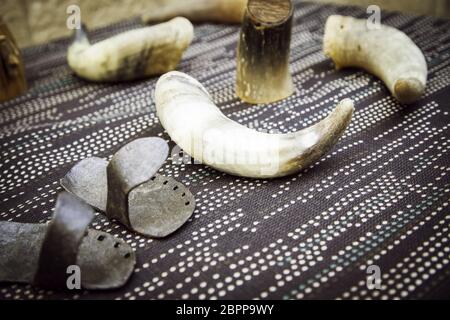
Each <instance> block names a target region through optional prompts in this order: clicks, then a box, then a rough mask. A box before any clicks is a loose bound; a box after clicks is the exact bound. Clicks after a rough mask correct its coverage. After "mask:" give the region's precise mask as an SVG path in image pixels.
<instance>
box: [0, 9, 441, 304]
mask: <svg viewBox="0 0 450 320" xmlns="http://www.w3.org/2000/svg"><path fill="white" fill-rule="evenodd" d="M334 13H338V14H344V15H352V16H355V17H365V16H366V13H365V10H362V9H355V8H351V7H345V8H337V7H334V6H324V5H313V4H308V3H296V9H295V17H294V24H293V35H292V52H291V70H292V74H293V78H294V84H295V88H296V93H295V94H294V95H293V96H291V97H289V98H288V99H285V100H283V101H281V102H278V103H274V104H269V105H258V106H252V105H247V104H245V103H242V102H241V101H240V100H239V99H238V98H236V96H235V94H234V83H235V70H236V61H235V56H236V45H237V39H238V31H239V26H227V25H213V24H199V25H196V26H195V40H194V43H193V44H192V46H191V47H190V48H189V49H188V50H187V52H186V54H185V55H184V58H183V60H182V62H181V64H180V65H179V67H178V70H179V71H182V72H186V73H188V74H190V75H191V76H193V77H195V78H197V79H198V80H199V81H200V82H201V83H202V84H204V85H205V87H206V88H207V89H208V90H209V92H210V93H211V95H212V98H213V99H214V101H216V102H217V103H218V105H219V107H220V108H221V110H222V111H223V112H224V113H225V114H226V115H227V116H230V117H231V118H233V119H234V120H236V121H238V122H239V123H242V124H245V125H248V126H250V127H253V128H258V129H260V130H275V129H276V130H279V131H281V132H288V131H293V130H296V129H300V128H302V127H306V126H309V125H311V124H312V123H314V122H316V121H318V120H319V119H321V118H323V117H324V116H325V115H326V114H327V113H328V112H329V111H330V110H331V109H332V108H333V107H334V105H335V104H336V103H337V102H338V101H339V100H341V99H342V98H344V97H350V98H353V99H354V100H355V106H356V112H355V115H354V118H353V120H352V123H351V125H350V127H349V129H348V130H347V132H346V133H345V135H344V137H343V138H342V139H341V141H340V142H339V144H338V145H337V146H336V147H335V148H334V149H333V150H332V152H331V153H330V154H328V155H327V156H326V157H324V158H323V159H321V160H320V161H318V162H317V163H316V164H315V165H314V166H312V167H311V168H310V169H308V170H306V171H304V172H302V173H300V174H297V175H294V176H290V177H286V178H283V179H277V180H251V179H243V178H237V177H233V176H230V175H227V174H224V173H221V172H218V171H215V170H213V169H211V168H209V167H207V166H204V165H199V164H178V163H175V162H174V161H172V160H171V159H169V160H168V161H167V163H166V164H165V165H164V166H163V168H162V169H161V171H160V173H161V174H164V175H166V176H172V177H174V178H175V179H177V180H178V181H180V182H182V183H183V184H185V185H186V186H188V187H189V188H190V189H191V191H192V192H193V194H194V195H195V197H196V200H197V207H196V210H195V212H194V215H193V218H191V219H190V220H189V221H188V222H187V224H186V225H185V226H184V227H182V228H181V229H180V230H178V231H177V232H176V233H175V234H173V235H172V236H170V237H168V238H166V239H162V240H151V239H147V238H144V237H142V236H139V235H136V234H134V233H132V232H130V231H128V230H127V229H125V228H124V227H122V226H121V225H119V224H118V223H115V222H113V221H110V220H108V219H107V218H106V217H105V216H104V215H102V214H98V215H97V216H96V218H95V220H94V223H93V225H91V227H94V228H97V229H99V230H103V231H107V232H110V233H112V234H114V235H116V236H117V237H120V238H122V239H124V240H126V241H127V242H128V243H129V244H130V245H131V246H132V247H133V248H134V249H135V250H136V254H137V260H138V262H137V268H136V270H135V273H134V274H133V275H132V277H131V280H130V281H129V282H128V284H127V285H126V286H124V287H123V288H121V289H119V290H114V291H103V292H102V291H96V292H94V291H92V292H88V291H82V292H62V293H58V292H52V291H47V290H41V289H39V288H33V287H31V286H26V285H18V284H1V285H0V298H1V299H37V298H39V299H55V298H69V299H71V298H79V299H86V298H107V299H117V298H118V299H149V298H155V299H156V298H165V299H178V298H183V299H186V298H187V299H198V298H200V299H214V298H216V299H239V298H263V299H264V298H277V299H278V298H283V299H291V298H293V299H296V298H312V299H315V298H333V299H334V298H344V299H346V298H359V299H365V298H373V299H381V298H401V299H406V298H433V297H434V298H442V297H448V296H449V291H450V286H449V273H450V267H449V252H450V241H449V223H450V210H449V202H450V197H449V195H450V178H449V177H450V121H449V120H450V114H449V112H450V102H449V100H450V32H449V30H450V22H449V21H445V20H439V19H436V18H432V17H415V16H407V15H402V14H398V13H383V15H382V22H383V23H385V24H388V25H392V26H395V27H397V28H399V29H401V30H403V31H404V32H405V33H406V34H408V35H409V36H410V37H411V38H412V39H413V40H414V41H415V42H416V43H417V45H418V46H419V47H420V48H421V49H422V50H423V52H424V54H425V56H426V59H427V63H428V66H429V81H428V85H427V91H426V94H425V95H424V97H423V98H422V99H421V100H420V101H418V102H417V103H415V104H413V105H410V106H404V105H400V104H399V103H397V102H396V101H395V100H394V99H393V98H392V97H391V96H390V94H389V92H388V90H387V89H386V88H385V86H384V85H383V83H382V82H381V81H380V80H378V79H377V78H375V77H374V76H371V75H369V74H367V73H365V72H363V71H361V70H357V69H351V70H350V69H349V70H341V71H336V70H334V66H333V63H332V62H331V60H330V59H327V58H326V57H325V56H324V55H323V53H322V34H323V27H324V23H325V20H326V18H327V17H328V16H329V15H330V14H334ZM136 27H139V23H138V19H135V20H132V21H126V22H123V23H120V24H116V25H114V26H110V27H108V28H104V29H100V30H97V31H95V32H92V33H91V34H92V35H93V38H94V39H95V40H100V39H103V38H106V37H108V36H110V35H113V34H117V33H119V32H121V31H124V30H127V29H131V28H136ZM68 43H69V41H68V40H67V39H66V40H61V41H57V42H54V43H50V44H46V45H43V46H37V47H32V48H28V49H26V50H24V59H25V64H26V74H27V76H28V78H29V83H30V90H29V91H28V93H27V94H25V95H23V96H21V97H19V98H16V99H14V100H11V101H9V102H5V103H2V104H1V105H0V123H1V129H0V145H1V153H0V158H1V160H0V171H1V177H0V194H1V196H0V201H1V207H0V219H1V220H8V221H18V222H44V221H47V220H48V219H50V217H51V214H52V208H53V207H54V205H55V200H56V197H57V193H58V192H60V191H62V188H61V187H60V186H59V183H58V181H59V179H60V178H61V177H62V176H63V175H64V174H65V173H66V172H67V171H68V170H69V169H70V168H71V167H72V166H73V165H74V164H75V163H77V162H78V161H80V160H81V159H83V158H85V157H88V156H99V157H104V158H109V157H110V156H111V155H112V154H114V152H116V151H117V150H118V149H119V148H120V147H121V146H123V145H124V144H125V143H128V142H130V141H132V140H133V139H136V138H139V137H148V136H160V137H164V138H166V139H168V135H167V134H166V133H164V131H163V129H162V127H161V125H160V123H159V121H158V119H157V117H156V114H155V105H154V102H153V98H152V95H153V91H154V88H155V83H156V80H157V78H156V77H155V78H151V79H148V80H143V81H136V82H127V83H117V84H93V83H88V82H86V81H83V80H81V79H79V78H77V77H76V76H75V75H74V74H73V73H72V72H71V70H70V69H69V67H68V65H67V63H66V48H67V44H68ZM171 146H172V147H173V143H172V144H171ZM372 265H375V266H378V267H379V268H380V272H381V288H380V289H369V288H368V287H367V270H368V267H369V266H372Z"/></svg>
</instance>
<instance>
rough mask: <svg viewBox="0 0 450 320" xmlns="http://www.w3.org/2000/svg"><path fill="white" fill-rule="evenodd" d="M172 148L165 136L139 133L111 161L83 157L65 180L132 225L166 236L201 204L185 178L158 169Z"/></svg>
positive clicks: (78, 192)
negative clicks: (141, 135)
mask: <svg viewBox="0 0 450 320" xmlns="http://www.w3.org/2000/svg"><path fill="white" fill-rule="evenodd" d="M168 152H169V148H168V145H167V143H166V142H165V141H164V140H162V139H160V138H142V139H137V140H134V141H132V142H130V143H129V144H127V145H125V146H124V147H122V148H121V149H120V150H119V151H118V152H116V154H115V155H114V156H113V158H112V159H111V161H110V162H109V164H108V162H106V161H105V160H103V159H100V158H96V157H92V158H87V159H84V160H82V161H80V162H79V163H77V164H76V165H75V166H74V167H73V168H72V169H71V170H70V171H69V172H68V173H67V175H66V176H65V177H64V178H63V179H61V185H62V186H63V187H64V188H65V189H66V190H67V191H69V192H71V193H72V194H74V195H76V196H78V197H79V198H81V199H82V200H84V201H86V202H87V203H88V204H90V205H91V206H94V207H95V208H97V209H99V210H100V211H102V212H105V213H106V216H107V217H108V218H111V219H116V220H118V221H120V222H121V223H122V224H124V225H125V226H127V227H128V228H129V229H131V230H133V231H135V232H138V233H139V234H142V235H144V236H147V237H155V238H160V237H165V236H168V235H169V234H171V233H173V232H174V231H176V230H177V229H179V228H180V227H181V226H182V225H183V224H184V223H185V222H186V221H187V220H188V219H189V217H190V216H191V215H192V213H193V212H194V209H195V198H194V196H193V195H192V193H191V192H190V191H189V190H188V189H187V188H186V187H185V186H184V185H183V184H181V183H180V182H177V181H176V180H174V179H172V178H168V177H163V176H160V175H158V174H156V172H157V171H158V169H159V168H160V167H161V165H162V164H163V163H164V161H165V160H166V158H167V155H168ZM144 159H145V161H144Z"/></svg>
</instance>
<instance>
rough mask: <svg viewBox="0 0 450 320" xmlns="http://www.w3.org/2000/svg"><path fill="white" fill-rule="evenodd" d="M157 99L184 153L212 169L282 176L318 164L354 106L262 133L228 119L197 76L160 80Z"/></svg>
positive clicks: (345, 103) (179, 75)
mask: <svg viewBox="0 0 450 320" xmlns="http://www.w3.org/2000/svg"><path fill="white" fill-rule="evenodd" d="M155 101H156V110H157V114H158V117H159V119H160V121H161V123H162V125H163V127H164V128H165V129H166V130H167V132H168V134H169V135H170V137H171V138H172V140H173V141H175V142H176V143H177V144H178V145H179V146H180V147H181V148H182V149H183V150H184V151H186V152H187V153H188V154H189V155H191V156H192V157H194V158H195V159H196V160H198V161H201V162H203V163H205V164H208V165H210V166H211V167H213V168H216V169H218V170H221V171H224V172H227V173H230V174H233V175H238V176H244V177H251V178H274V177H281V176H285V175H288V174H291V173H295V172H297V171H299V170H302V169H304V168H306V167H308V166H309V165H310V164H312V163H314V162H315V161H316V160H317V159H319V158H320V157H321V156H322V155H323V154H324V153H326V152H327V151H328V150H330V149H331V148H332V147H333V146H334V145H335V144H336V142H337V141H338V139H339V138H340V137H341V136H342V134H343V133H344V131H345V129H346V128H347V126H348V124H349V123H350V120H351V118H352V113H353V109H354V108H353V102H352V101H351V100H350V99H345V100H343V101H341V103H339V104H338V106H337V107H336V108H335V109H334V111H332V112H331V114H330V115H329V116H328V117H326V118H325V119H323V120H322V121H320V122H319V123H316V124H315V125H312V126H310V127H308V128H305V129H303V130H300V131H297V132H294V133H287V134H270V133H263V132H258V131H255V130H252V129H249V128H247V127H245V126H242V125H240V124H238V123H237V122H234V121H232V120H231V119H229V118H227V117H226V116H225V115H224V114H223V113H222V112H221V111H220V110H219V108H217V106H216V105H215V104H214V103H213V102H212V100H211V97H210V96H209V94H208V92H207V91H206V89H205V88H204V87H203V86H202V85H201V84H200V83H199V82H198V81H197V80H195V79H193V78H191V77H190V76H188V75H186V74H184V73H181V72H176V71H172V72H169V73H167V74H165V75H163V76H162V77H161V78H160V79H159V80H158V82H157V84H156V91H155Z"/></svg>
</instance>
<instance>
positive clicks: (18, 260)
mask: <svg viewBox="0 0 450 320" xmlns="http://www.w3.org/2000/svg"><path fill="white" fill-rule="evenodd" d="M68 198H69V199H68ZM77 202H78V203H77ZM72 205H73V206H72ZM86 207H87V206H86V205H85V204H83V203H82V202H80V201H79V200H77V199H76V198H74V197H72V196H70V195H69V194H67V193H66V194H61V195H60V196H59V198H58V201H57V207H56V209H55V217H54V219H53V220H52V221H51V222H50V223H48V224H31V223H18V222H7V221H1V222H0V257H1V258H2V259H0V282H19V283H31V284H37V285H39V286H41V287H47V288H57V289H64V288H66V281H67V277H68V276H69V274H67V273H66V271H67V267H68V266H69V265H78V266H79V267H80V271H81V286H82V288H84V289H113V288H119V287H121V286H123V285H124V284H125V283H126V282H127V281H128V279H129V277H130V276H131V274H132V272H133V270H134V265H135V263H136V257H135V254H134V252H133V250H132V249H131V247H130V246H129V245H128V244H127V243H126V242H125V241H123V240H121V239H117V238H115V237H113V236H112V235H110V234H108V233H106V232H102V231H97V230H92V229H86V228H85V226H86V221H89V222H90V221H91V218H92V216H90V213H91V212H92V209H91V208H89V207H87V208H88V209H86ZM76 210H86V211H84V213H83V212H82V213H81V217H80V215H79V214H77V213H76V212H78V213H79V212H80V211H76ZM72 214H73V215H72ZM77 215H78V218H76V216H77ZM74 217H75V218H74ZM67 219H68V220H67ZM72 222H75V224H72ZM66 223H67V224H66ZM72 231H73V232H74V234H72V235H71V234H70V233H71V232H72ZM81 231H82V232H81ZM80 234H81V238H80ZM58 235H59V236H61V235H62V238H61V237H58ZM63 238H64V239H66V241H64V240H63ZM67 239H68V240H67ZM53 241H56V242H53ZM78 241H80V243H79V244H78V246H77V243H78ZM67 244H69V245H68V247H65V246H66V245H67ZM74 247H76V254H75V258H74V257H73V248H74ZM55 250H61V251H55ZM42 253H43V254H42ZM73 259H74V260H73ZM64 263H68V265H64Z"/></svg>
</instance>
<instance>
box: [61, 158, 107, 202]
mask: <svg viewBox="0 0 450 320" xmlns="http://www.w3.org/2000/svg"><path fill="white" fill-rule="evenodd" d="M107 166H108V161H106V160H105V159H101V158H97V157H92V158H86V159H84V160H81V161H80V162H78V163H77V164H76V165H75V166H74V167H73V168H72V169H70V171H69V172H68V173H67V174H66V175H65V176H64V177H63V178H62V179H61V180H60V183H61V185H62V186H63V188H64V189H66V190H67V191H69V192H70V193H72V194H74V195H76V196H77V197H78V198H80V199H83V200H84V201H86V203H88V204H89V205H91V206H93V207H94V208H96V209H98V210H100V211H106V197H107V192H108V190H107V185H106V167H107Z"/></svg>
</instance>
